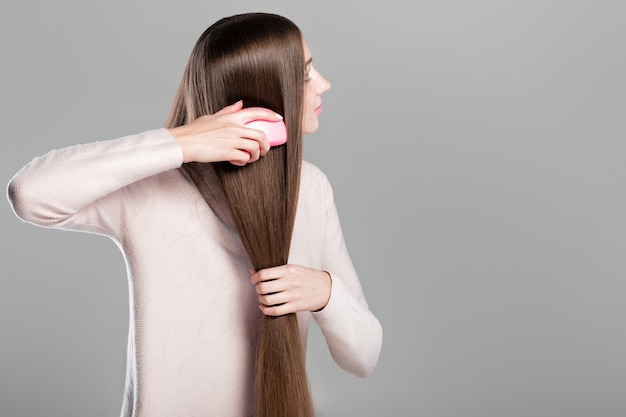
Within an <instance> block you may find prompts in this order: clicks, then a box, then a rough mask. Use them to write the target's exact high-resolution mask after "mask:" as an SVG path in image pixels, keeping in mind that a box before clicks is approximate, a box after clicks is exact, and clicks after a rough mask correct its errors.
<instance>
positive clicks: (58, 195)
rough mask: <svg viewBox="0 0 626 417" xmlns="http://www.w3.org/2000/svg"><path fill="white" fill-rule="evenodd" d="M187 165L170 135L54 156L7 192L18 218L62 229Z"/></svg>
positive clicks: (147, 135) (30, 168)
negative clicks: (114, 196) (128, 189)
mask: <svg viewBox="0 0 626 417" xmlns="http://www.w3.org/2000/svg"><path fill="white" fill-rule="evenodd" d="M181 163H182V152H181V148H180V146H179V145H178V143H177V142H176V141H175V140H174V139H173V138H172V136H171V135H170V134H169V132H168V131H167V130H165V129H159V130H153V131H148V132H144V133H141V134H138V135H132V136H126V137H124V138H121V139H116V140H110V141H103V142H94V143H90V144H85V145H76V146H71V147H68V148H64V149H60V150H53V151H50V152H49V153H47V154H46V155H43V156H40V157H37V158H35V159H33V160H32V161H31V162H30V163H29V164H28V165H26V166H25V167H24V168H22V169H21V170H20V171H19V172H18V173H17V174H16V175H15V176H14V177H13V179H12V180H11V182H10V183H9V186H8V196H9V201H10V202H11V205H12V206H13V210H14V211H15V214H16V215H17V216H18V217H19V218H21V219H22V220H24V221H27V222H30V223H34V224H37V225H40V226H44V227H61V226H62V225H63V224H65V223H66V222H68V221H69V220H71V219H72V218H74V217H75V216H78V215H79V213H80V212H81V211H82V210H84V209H85V208H87V207H88V206H90V205H91V204H92V203H94V202H96V201H98V200H100V199H101V198H103V197H105V196H107V195H109V194H111V193H113V192H114V191H117V190H119V189H121V188H123V187H125V186H127V185H129V184H132V183H133V182H136V181H139V180H141V179H143V178H147V177H149V176H151V175H155V174H158V173H160V172H163V171H167V170H170V169H174V168H177V167H179V166H180V165H181Z"/></svg>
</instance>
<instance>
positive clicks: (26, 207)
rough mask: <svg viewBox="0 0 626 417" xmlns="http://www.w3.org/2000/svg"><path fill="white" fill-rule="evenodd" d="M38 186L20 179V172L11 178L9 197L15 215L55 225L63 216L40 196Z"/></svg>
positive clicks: (47, 225)
mask: <svg viewBox="0 0 626 417" xmlns="http://www.w3.org/2000/svg"><path fill="white" fill-rule="evenodd" d="M34 188H36V187H32V186H29V184H28V183H26V182H23V181H21V180H20V177H19V173H18V175H16V176H15V177H13V178H12V179H11V181H10V182H9V185H8V187H7V198H8V199H9V203H10V204H11V207H12V208H13V212H14V213H15V215H16V216H17V217H18V218H19V219H20V220H22V221H25V222H28V223H33V224H36V225H38V226H43V227H54V226H56V225H58V224H60V223H61V222H62V220H63V218H62V217H61V216H59V215H55V213H54V212H53V210H51V209H50V204H48V203H46V202H45V201H44V199H42V198H40V197H38V193H37V192H36V190H34Z"/></svg>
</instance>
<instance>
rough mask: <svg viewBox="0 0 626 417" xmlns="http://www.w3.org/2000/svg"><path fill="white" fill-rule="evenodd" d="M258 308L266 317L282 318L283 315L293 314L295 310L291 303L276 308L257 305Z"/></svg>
mask: <svg viewBox="0 0 626 417" xmlns="http://www.w3.org/2000/svg"><path fill="white" fill-rule="evenodd" d="M259 308H260V309H261V311H262V312H263V314H265V315H266V316H274V317H276V316H284V315H285V314H289V313H295V312H296V310H295V308H294V306H293V305H291V303H285V304H281V305H277V306H266V305H263V304H259Z"/></svg>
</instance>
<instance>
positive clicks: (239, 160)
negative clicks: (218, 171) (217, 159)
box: [224, 149, 250, 167]
mask: <svg viewBox="0 0 626 417" xmlns="http://www.w3.org/2000/svg"><path fill="white" fill-rule="evenodd" d="M224 159H225V160H227V161H228V162H230V163H231V164H233V165H236V166H239V167H242V166H246V164H248V162H250V152H246V151H242V150H240V149H233V150H231V151H230V152H229V153H228V156H227V157H226V158H224Z"/></svg>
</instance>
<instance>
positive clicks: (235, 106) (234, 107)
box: [215, 100, 243, 115]
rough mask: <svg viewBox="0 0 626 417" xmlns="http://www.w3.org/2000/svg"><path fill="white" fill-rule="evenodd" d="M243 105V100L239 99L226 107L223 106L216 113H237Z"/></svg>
mask: <svg viewBox="0 0 626 417" xmlns="http://www.w3.org/2000/svg"><path fill="white" fill-rule="evenodd" d="M242 107H243V100H239V101H238V102H236V103H233V104H231V105H229V106H226V107H224V108H222V109H221V110H220V111H218V112H217V113H215V114H216V115H225V114H231V113H237V112H238V111H239V110H241V108H242Z"/></svg>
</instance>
